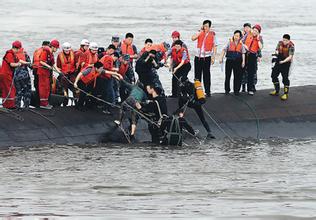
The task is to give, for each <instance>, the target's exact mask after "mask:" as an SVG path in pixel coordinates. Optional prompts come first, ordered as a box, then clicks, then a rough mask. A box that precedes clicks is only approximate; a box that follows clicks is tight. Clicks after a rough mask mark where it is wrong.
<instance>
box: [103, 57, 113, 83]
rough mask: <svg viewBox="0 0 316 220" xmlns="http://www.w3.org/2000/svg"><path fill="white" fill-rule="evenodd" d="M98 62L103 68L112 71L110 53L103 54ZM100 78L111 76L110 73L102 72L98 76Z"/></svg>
mask: <svg viewBox="0 0 316 220" xmlns="http://www.w3.org/2000/svg"><path fill="white" fill-rule="evenodd" d="M100 63H102V64H103V68H104V69H105V70H109V71H112V69H113V58H112V56H110V55H104V56H103V57H102V58H101V59H100ZM100 77H101V78H108V79H109V78H111V75H110V74H107V73H106V74H103V75H101V76H100Z"/></svg>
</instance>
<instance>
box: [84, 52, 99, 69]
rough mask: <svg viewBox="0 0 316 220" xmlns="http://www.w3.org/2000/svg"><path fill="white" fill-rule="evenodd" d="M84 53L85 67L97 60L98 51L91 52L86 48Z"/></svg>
mask: <svg viewBox="0 0 316 220" xmlns="http://www.w3.org/2000/svg"><path fill="white" fill-rule="evenodd" d="M85 53H86V55H87V63H85V67H86V66H89V65H91V64H95V63H96V62H98V53H95V54H92V53H91V51H90V50H87V51H86V52H85Z"/></svg>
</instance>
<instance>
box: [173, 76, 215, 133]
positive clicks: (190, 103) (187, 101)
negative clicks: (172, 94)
mask: <svg viewBox="0 0 316 220" xmlns="http://www.w3.org/2000/svg"><path fill="white" fill-rule="evenodd" d="M195 90H196V89H195V87H194V84H193V83H192V82H190V81H189V80H188V79H187V80H185V81H184V82H183V83H180V94H179V95H180V96H179V109H178V110H177V112H178V114H179V117H180V118H183V116H184V113H185V109H186V108H187V107H189V108H193V109H194V110H195V112H196V114H197V115H198V117H199V119H200V120H201V122H202V124H203V126H204V128H205V130H206V131H207V138H208V139H214V138H215V137H214V136H213V134H212V132H211V129H210V127H209V125H208V123H207V121H206V120H205V117H204V113H203V109H202V105H203V103H201V102H200V101H199V100H198V98H197V96H196V91H195Z"/></svg>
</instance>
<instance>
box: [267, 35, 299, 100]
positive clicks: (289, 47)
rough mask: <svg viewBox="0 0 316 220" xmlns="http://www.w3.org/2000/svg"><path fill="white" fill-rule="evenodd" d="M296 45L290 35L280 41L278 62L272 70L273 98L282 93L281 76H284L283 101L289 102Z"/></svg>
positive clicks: (277, 52)
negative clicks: (291, 69)
mask: <svg viewBox="0 0 316 220" xmlns="http://www.w3.org/2000/svg"><path fill="white" fill-rule="evenodd" d="M294 51H295V48H294V43H293V42H292V41H291V37H290V35H289V34H284V35H283V40H282V41H279V43H278V45H277V47H276V51H275V53H276V55H277V60H275V65H274V67H273V68H272V74H271V78H272V82H273V84H274V91H272V92H270V95H272V96H278V95H279V92H280V83H279V75H280V73H281V75H282V82H283V84H284V94H283V95H282V96H281V100H284V101H285V100H287V99H288V97H289V88H290V80H289V72H290V67H291V64H292V61H293V56H294Z"/></svg>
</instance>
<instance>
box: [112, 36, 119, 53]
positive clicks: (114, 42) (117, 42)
mask: <svg viewBox="0 0 316 220" xmlns="http://www.w3.org/2000/svg"><path fill="white" fill-rule="evenodd" d="M111 44H113V45H114V46H115V48H116V50H118V47H119V45H120V37H119V36H112V39H111Z"/></svg>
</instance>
